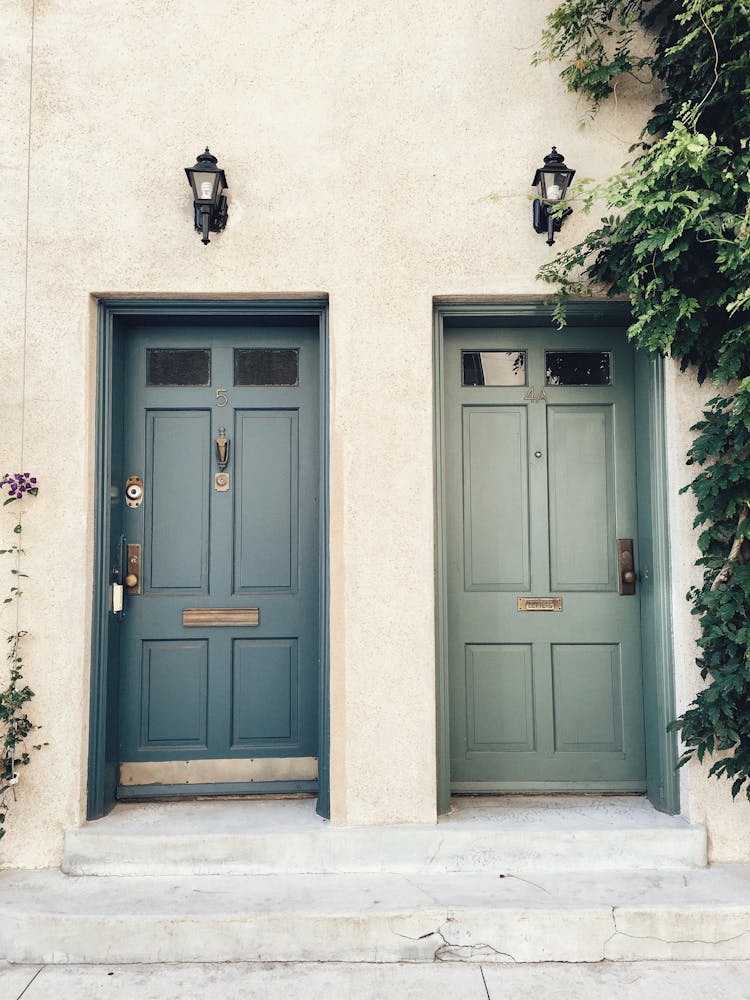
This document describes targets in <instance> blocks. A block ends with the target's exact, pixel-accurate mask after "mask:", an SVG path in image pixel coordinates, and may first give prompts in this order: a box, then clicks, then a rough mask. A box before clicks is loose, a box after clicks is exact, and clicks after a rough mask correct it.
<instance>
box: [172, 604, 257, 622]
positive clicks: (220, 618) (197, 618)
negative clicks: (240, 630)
mask: <svg viewBox="0 0 750 1000" xmlns="http://www.w3.org/2000/svg"><path fill="white" fill-rule="evenodd" d="M182 624H183V625H259V624H260V611H259V610H258V608H183V609H182Z"/></svg>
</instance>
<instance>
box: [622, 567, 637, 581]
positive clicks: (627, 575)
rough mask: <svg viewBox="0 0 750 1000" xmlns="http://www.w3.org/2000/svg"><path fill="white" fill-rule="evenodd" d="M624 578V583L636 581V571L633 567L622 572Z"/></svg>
mask: <svg viewBox="0 0 750 1000" xmlns="http://www.w3.org/2000/svg"><path fill="white" fill-rule="evenodd" d="M622 579H623V582H624V583H635V573H634V572H633V571H632V569H626V570H625V572H624V573H623V574H622Z"/></svg>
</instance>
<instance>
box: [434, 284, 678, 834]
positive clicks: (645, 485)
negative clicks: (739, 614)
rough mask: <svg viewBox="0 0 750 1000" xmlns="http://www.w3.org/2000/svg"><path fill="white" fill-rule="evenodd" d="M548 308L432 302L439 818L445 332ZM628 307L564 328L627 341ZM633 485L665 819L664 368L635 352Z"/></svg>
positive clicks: (443, 700) (522, 321)
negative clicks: (615, 333)
mask: <svg viewBox="0 0 750 1000" xmlns="http://www.w3.org/2000/svg"><path fill="white" fill-rule="evenodd" d="M552 311H553V310H552V306H551V304H550V303H549V300H543V299H537V298H529V299H524V300H513V301H511V300H492V299H487V298H484V299H480V300H473V301H471V300H464V301H461V300H456V299H454V298H451V299H450V300H438V299H436V300H435V305H434V334H433V373H434V401H435V409H434V431H435V445H434V459H435V463H434V464H435V633H436V634H435V642H436V653H435V660H436V705H437V754H436V758H437V808H438V814H441V813H445V812H447V811H448V810H449V808H450V798H451V787H450V786H451V776H450V728H449V721H450V720H449V711H450V704H449V687H448V641H447V638H448V588H447V564H446V558H447V556H446V553H447V540H446V533H447V523H446V517H447V515H446V456H445V402H444V330H445V326H446V324H451V323H452V322H453V321H454V320H458V321H459V323H461V324H462V325H463V324H464V323H466V324H467V325H476V326H477V327H478V328H482V327H483V326H484V327H485V328H486V327H487V326H489V325H491V326H493V327H514V328H519V327H521V328H522V327H529V328H532V327H533V328H537V329H538V328H540V327H545V326H549V327H552V326H553V318H552ZM629 323H630V311H629V308H628V306H627V303H624V302H613V301H611V300H606V301H601V300H587V301H578V302H570V303H568V306H567V324H568V327H570V328H575V327H591V326H596V327H600V328H601V327H603V328H609V329H612V330H621V331H623V332H624V331H625V329H626V327H627V326H628V325H629ZM634 361H635V412H636V434H635V447H636V476H637V480H638V522H639V541H640V550H641V552H642V553H643V552H645V551H647V550H648V551H649V553H650V561H651V566H652V567H653V570H652V574H653V575H652V581H653V585H652V586H651V587H650V588H649V592H648V593H645V592H644V588H641V614H642V628H641V636H642V638H641V647H642V655H643V699H644V716H645V742H646V782H647V795H648V798H649V799H650V800H651V802H652V803H653V805H654V807H655V808H656V809H658V810H660V811H661V812H667V813H678V812H679V810H680V797H679V778H678V775H677V771H676V767H677V737H676V734H675V733H669V732H667V725H668V723H669V722H670V721H671V720H672V719H673V718H674V717H675V690H674V687H675V678H674V656H673V637H672V615H671V590H672V588H671V578H670V556H669V493H668V480H667V443H666V426H665V422H666V418H665V406H664V394H665V390H664V359H663V358H655V359H654V358H649V357H648V356H647V355H646V354H645V353H644V352H643V351H635V356H634Z"/></svg>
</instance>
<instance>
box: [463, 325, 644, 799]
mask: <svg viewBox="0 0 750 1000" xmlns="http://www.w3.org/2000/svg"><path fill="white" fill-rule="evenodd" d="M444 372H445V376H444V377H445V390H444V391H445V424H446V427H445V440H446V482H447V496H446V503H447V567H448V570H447V572H448V647H449V682H450V704H449V715H450V742H451V781H452V788H453V790H454V791H458V792H461V791H464V792H471V791H504V790H507V791H512V790H545V789H547V790H550V791H554V790H558V791H575V790H596V791H642V790H644V789H645V753H644V726H643V698H642V679H641V662H640V644H641V636H640V611H639V597H638V583H637V582H636V586H635V590H636V593H635V594H634V595H625V594H621V593H620V589H621V577H622V570H621V568H620V567H618V539H624V540H628V539H632V540H633V544H634V546H635V567H636V570H637V566H638V553H637V541H636V539H637V523H636V484H635V471H634V470H635V455H634V404H633V357H632V351H631V349H630V347H629V345H628V344H627V343H626V342H625V340H624V339H623V338H621V337H620V336H618V335H616V334H614V333H613V332H612V331H604V332H599V331H596V330H593V329H575V330H571V331H569V332H566V333H565V334H559V333H557V332H556V331H554V330H552V329H545V330H539V329H522V328H520V329H508V328H504V329H498V330H491V329H487V328H484V329H480V328H477V329H453V330H451V331H446V337H445V365H444ZM625 589H628V588H627V587H626V588H625ZM630 589H632V588H630ZM548 608H549V609H550V610H547V609H548ZM552 608H555V609H556V610H551V609H552ZM557 609H560V610H557Z"/></svg>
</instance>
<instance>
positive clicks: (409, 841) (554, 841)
mask: <svg viewBox="0 0 750 1000" xmlns="http://www.w3.org/2000/svg"><path fill="white" fill-rule="evenodd" d="M705 864H706V831H705V828H704V827H702V826H698V825H691V824H689V823H688V822H687V821H686V820H685V819H683V818H682V817H680V816H665V815H664V814H663V813H658V812H656V811H655V810H654V808H653V807H652V806H651V804H650V803H649V802H648V801H647V800H646V799H644V798H641V797H636V796H611V797H606V796H582V795H581V796H522V795H508V796H502V797H495V798H490V797H471V798H459V799H455V800H454V806H453V809H452V810H451V813H450V814H449V815H448V816H445V817H441V818H440V820H439V822H438V823H436V824H430V825H427V824H425V825H415V824H404V825H394V826H380V827H359V828H357V827H345V828H337V827H333V826H331V824H330V823H328V822H326V821H325V820H323V819H321V818H320V817H319V816H317V815H316V813H315V804H314V802H313V800H311V799H301V800H300V799H286V800H284V799H281V800H278V799H277V800H265V801H256V802H249V801H247V800H245V801H238V800H234V801H224V802H205V801H204V802H169V803H149V804H120V805H118V806H117V807H116V808H115V809H114V810H113V812H112V813H110V815H109V816H106V817H105V818H104V819H102V820H98V821H96V822H94V823H87V824H86V825H84V826H82V827H80V828H78V829H75V830H68V831H67V833H66V835H65V855H64V859H63V865H62V867H63V871H64V872H66V873H67V874H70V875H176V876H182V875H184V876H190V875H222V874H226V875H230V874H234V875H271V874H344V873H349V872H383V873H388V872H390V873H395V872H402V873H412V872H417V873H420V872H421V873H432V874H437V873H440V872H483V871H484V872H494V873H497V872H506V871H523V872H535V871H569V872H570V871H583V872H591V871H608V870H624V869H636V870H637V869H660V868H692V867H696V866H702V865H705Z"/></svg>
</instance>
